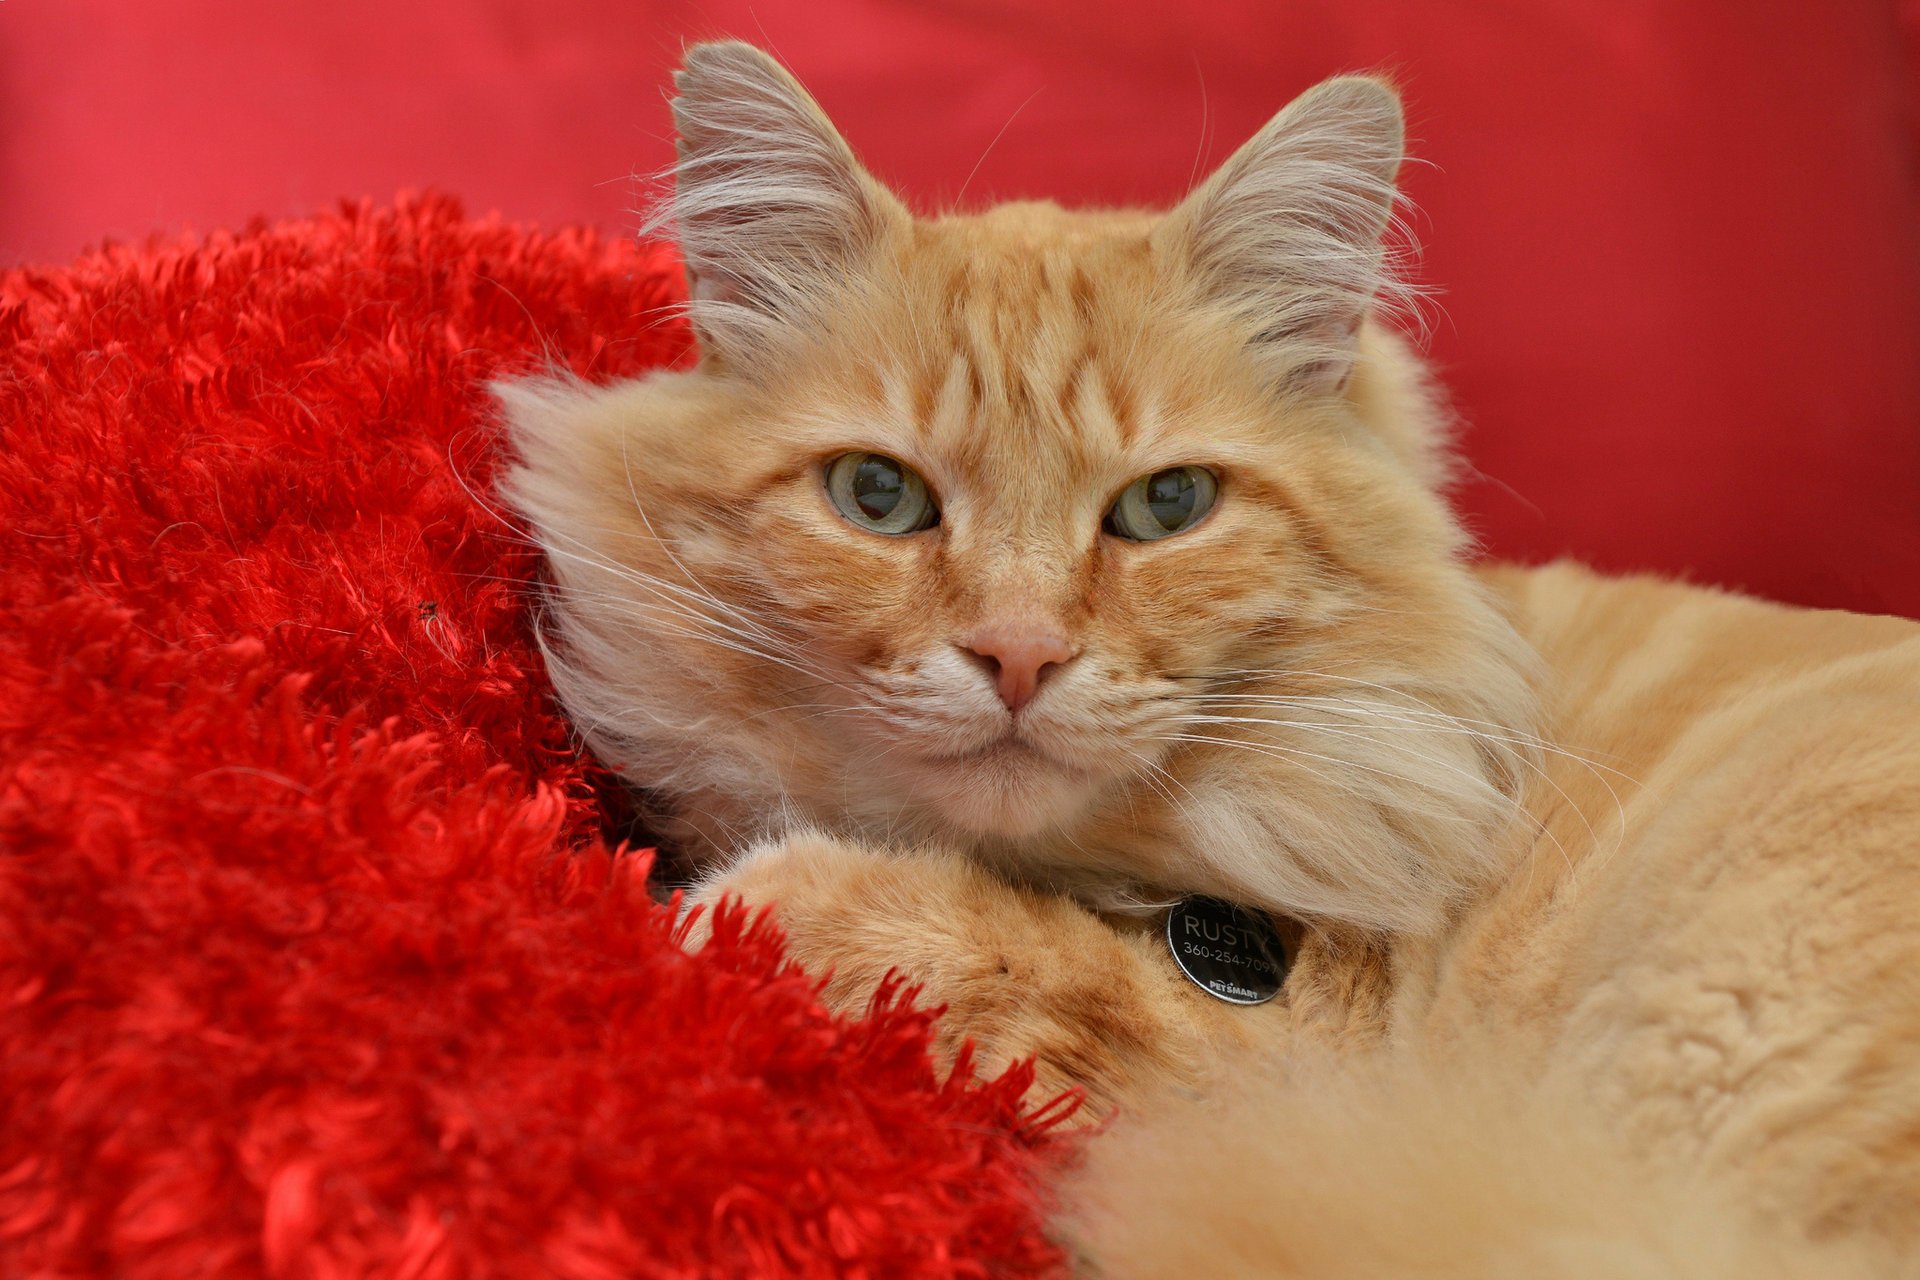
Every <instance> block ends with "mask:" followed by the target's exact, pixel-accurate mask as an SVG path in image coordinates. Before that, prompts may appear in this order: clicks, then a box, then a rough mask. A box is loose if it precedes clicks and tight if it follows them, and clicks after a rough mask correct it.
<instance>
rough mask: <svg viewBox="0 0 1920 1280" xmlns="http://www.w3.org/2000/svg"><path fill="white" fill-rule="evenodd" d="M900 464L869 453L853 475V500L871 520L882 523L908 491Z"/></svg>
mask: <svg viewBox="0 0 1920 1280" xmlns="http://www.w3.org/2000/svg"><path fill="white" fill-rule="evenodd" d="M900 473H901V467H900V464H899V463H897V462H895V461H894V460H893V459H892V458H882V457H880V456H879V455H878V454H869V455H867V457H866V458H865V459H863V460H862V461H861V463H860V465H859V467H858V468H857V469H855V471H854V473H853V500H854V501H855V502H856V503H858V504H859V505H860V510H862V511H864V512H865V513H866V514H867V515H868V516H869V517H870V518H871V519H874V520H883V519H885V518H886V517H887V516H889V515H891V514H893V509H894V508H895V507H897V506H899V505H900V498H901V496H902V495H903V494H905V493H906V491H907V486H906V481H905V479H904V478H903V477H902V476H901V474H900Z"/></svg>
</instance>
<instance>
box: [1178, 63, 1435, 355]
mask: <svg viewBox="0 0 1920 1280" xmlns="http://www.w3.org/2000/svg"><path fill="white" fill-rule="evenodd" d="M1404 149H1405V129H1404V124H1403V120H1402V115H1401V110H1400V98H1399V95H1397V94H1396V93H1395V92H1394V91H1393V90H1392V89H1391V88H1390V87H1388V86H1387V85H1386V84H1385V83H1384V82H1382V81H1380V80H1376V79H1372V78H1370V77H1365V76H1342V77H1339V78H1337V79H1333V80H1328V81H1326V82H1324V83H1323V84H1320V85H1317V86H1315V87H1314V88H1312V89H1309V90H1308V91H1307V92H1306V93H1304V94H1302V95H1300V97H1298V98H1296V99H1295V100H1294V101H1293V102H1292V103H1291V104H1289V105H1288V106H1287V107H1286V108H1285V109H1284V110H1282V111H1281V112H1280V114H1279V115H1277V116H1275V117H1274V118H1273V119H1272V120H1271V121H1269V122H1268V123H1267V125H1266V126H1265V127H1264V128H1263V129H1261V130H1260V132H1259V133H1257V134H1255V135H1254V136H1253V138H1252V139H1251V140H1250V141H1248V142H1247V143H1246V145H1245V146H1243V147H1241V148H1240V149H1239V150H1238V151H1236V152H1235V153H1234V154H1233V155H1232V156H1231V157H1230V158H1228V160H1227V161H1226V163H1225V164H1223V165H1221V166H1220V168H1219V169H1218V170H1217V171H1216V172H1215V173H1214V174H1213V176H1212V177H1211V178H1209V179H1208V180H1207V181H1206V183H1205V184H1204V185H1202V186H1201V188H1200V189H1199V190H1198V191H1196V192H1194V193H1193V194H1192V195H1191V196H1189V197H1188V198H1187V199H1186V201H1184V202H1183V203H1182V204H1181V205H1180V207H1179V208H1177V209H1175V210H1174V211H1173V213H1172V214H1170V215H1169V216H1168V218H1167V221H1166V222H1165V223H1164V224H1162V226H1161V228H1160V230H1159V231H1158V232H1157V233H1156V235H1157V238H1158V239H1159V240H1160V241H1161V242H1162V243H1163V244H1164V245H1166V246H1167V247H1168V248H1169V249H1170V250H1171V251H1172V252H1174V253H1176V254H1177V255H1179V256H1180V257H1181V258H1182V259H1183V260H1184V261H1185V262H1186V263H1187V264H1188V266H1189V268H1190V269H1191V270H1192V272H1193V273H1194V275H1195V277H1196V281H1197V283H1198V285H1199V286H1200V288H1201V290H1202V292H1203V294H1204V295H1205V296H1206V297H1207V299H1208V300H1209V301H1210V302H1213V303H1215V304H1217V305H1222V306H1225V307H1226V308H1228V309H1229V310H1230V311H1231V312H1233V313H1234V315H1235V318H1236V320H1237V321H1238V322H1239V323H1240V324H1241V325H1242V326H1243V327H1244V328H1245V330H1246V332H1247V335H1248V342H1249V346H1250V348H1251V349H1252V350H1253V352H1254V353H1255V355H1256V357H1257V358H1259V359H1260V360H1261V361H1262V362H1263V363H1265V364H1267V365H1268V366H1269V367H1270V369H1271V370H1272V373H1273V376H1274V379H1275V381H1276V383H1277V384H1280V385H1283V386H1286V387H1290V388H1294V389H1301V390H1306V391H1309V392H1329V391H1337V390H1338V389H1340V388H1341V387H1342V386H1344V385H1345V383H1346V380H1347V377H1348V375H1349V373H1350V372H1351V371H1352V368H1353V360H1354V355H1355V350H1356V343H1357V334H1358V331H1359V327H1360V322H1361V321H1362V319H1364V317H1365V315H1366V313H1367V311H1368V309H1369V308H1371V307H1372V306H1373V305H1374V304H1375V301H1376V299H1377V298H1378V297H1379V296H1380V295H1381V294H1382V293H1383V292H1386V291H1391V290H1394V289H1395V288H1396V284H1395V281H1394V280H1393V278H1392V273H1391V272H1390V271H1389V269H1388V262H1387V253H1386V249H1385V247H1384V245H1383V243H1382V240H1383V237H1384V236H1385V234H1386V231H1387V228H1388V226H1389V224H1390V223H1391V222H1392V218H1393V205H1394V200H1395V197H1396V191H1395V188H1394V179H1395V177H1396V175H1397V174H1398V173H1399V170H1400V163H1401V159H1402V157H1403V154H1404Z"/></svg>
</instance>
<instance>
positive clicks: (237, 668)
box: [0, 200, 1060, 1280]
mask: <svg viewBox="0 0 1920 1280" xmlns="http://www.w3.org/2000/svg"><path fill="white" fill-rule="evenodd" d="M677 287H678V286H677V277H676V275H675V273H674V272H673V270H672V268H671V264H670V263H668V262H666V261H665V260H663V258H662V257H660V256H658V255H656V254H650V253H648V252H646V251H643V250H641V249H638V248H634V247H632V246H628V245H624V244H621V245H610V244H605V243H602V242H600V241H599V240H597V239H595V238H594V237H592V236H590V235H585V234H580V233H564V234H560V235H552V236H546V235H534V234H528V233H526V232H524V231H520V230H516V229H514V228H511V227H508V226H503V225H500V224H498V223H496V222H470V221H466V220H464V219H463V218H462V217H461V215H460V213H459V211H458V210H457V209H456V208H455V207H454V206H452V205H451V204H450V203H447V202H443V201H437V200H425V201H413V202H403V203H402V204H401V205H400V207H398V208H397V209H392V210H381V211H374V210H371V209H367V208H361V209H354V210H347V211H344V212H342V213H340V214H339V215H337V216H332V217H322V218H317V219H314V220H311V221H305V222H294V223H289V224H286V225H282V226H277V227H256V228H254V229H251V230H249V231H247V232H246V233H245V234H243V235H238V236H215V237H212V238H211V239H208V240H207V241H205V242H204V243H200V244H188V245H180V246H156V247H153V248H149V249H144V250H125V249H109V250H107V251H104V252H101V253H97V254H93V255H90V256H88V257H85V258H83V259H81V260H80V261H79V262H77V263H75V264H74V265H72V266H71V267H67V268H63V269H59V270H50V271H30V270H29V271H13V272H10V273H6V274H3V275H0V441H3V443H4V448H0V619H4V622H3V623H0V1275H6V1276H77V1275H115V1276H126V1277H143V1276H153V1277H168V1278H169V1280H173V1278H176V1277H181V1276H193V1275H223V1276H225V1275H271V1276H276V1277H305V1276H313V1277H355V1276H394V1277H401V1276H404V1277H410V1278H414V1280H431V1278H435V1277H465V1276H485V1275H503V1276H536V1275H537V1276H566V1277H581V1278H583V1280H584V1278H589V1277H591V1278H594V1280H599V1278H602V1277H607V1278H611V1277H622V1276H658V1277H667V1276H675V1277H690V1276H706V1275H749V1274H751V1275H809V1276H811V1275H845V1276H873V1277H884V1276H908V1275H939V1276H985V1275H995V1276H1002V1275H1008V1276H1013V1275H1032V1274H1041V1273H1050V1272H1053V1271H1056V1270H1057V1269H1058V1268H1059V1266H1060V1260H1059V1257H1058V1255H1057V1253H1056V1251H1055V1250H1054V1249H1053V1248H1052V1247H1051V1246H1050V1245H1049V1244H1048V1243H1046V1241H1045V1240H1044V1238H1043V1237H1042V1235H1041V1234H1040V1230H1039V1224H1038V1215H1037V1211H1036V1210H1035V1208H1034V1195H1035V1190H1034V1189H1035V1187H1036V1186H1037V1179H1038V1177H1039V1176H1040V1175H1041V1174H1042V1173H1043V1172H1044V1169H1045V1166H1046V1165H1047V1164H1048V1163H1049V1162H1051V1161H1052V1160H1053V1159H1054V1158H1055V1157H1056V1156H1057V1154H1058V1152H1057V1150H1056V1148H1057V1145H1058V1144H1056V1143H1052V1142H1050V1141H1048V1140H1047V1139H1045V1138H1044V1137H1043V1136H1042V1130H1043V1129H1044V1128H1045V1117H1043V1116H1038V1115H1036V1114H1034V1113H1032V1112H1030V1111H1026V1110H1023V1107H1024V1106H1025V1104H1024V1103H1023V1101H1022V1097H1021V1095H1022V1093H1023V1090H1024V1086H1025V1084H1026V1083H1027V1081H1026V1079H1025V1078H1024V1077H1023V1076H1022V1075H1021V1074H1020V1073H1018V1072H1016V1073H1010V1074H1009V1075H1008V1076H1007V1077H1005V1078H1002V1079H999V1080H995V1081H991V1082H979V1081H975V1080H973V1079H971V1078H968V1077H967V1076H966V1075H965V1074H964V1073H963V1074H962V1075H960V1076H959V1077H957V1078H954V1079H946V1078H945V1077H944V1076H943V1074H942V1073H941V1072H939V1071H937V1070H936V1069H935V1068H934V1067H932V1066H931V1065H930V1063H929V1060H928V1055H927V1045H928V1033H929V1018H928V1015H927V1014H925V1013H921V1012H916V1011H914V1010H913V1009H912V1008H910V1007H907V1006H905V1005H903V1004H899V1003H893V1004H889V1005H887V1006H885V1007H881V1008H877V1009H876V1010H875V1012H873V1013H872V1014H871V1015H870V1016H869V1017H867V1018H866V1019H864V1020H859V1021H846V1020H841V1019H836V1018H833V1017H830V1016H828V1015H827V1014H826V1013H824V1012H823V1011H822V1010H821V1009H820V1008H818V1007H817V1006H816V1005H815V1004H814V1002H813V999H812V995H813V991H814V988H813V986H812V984H811V982H810V980H809V979H807V978H806V977H805V976H803V975H801V974H799V973H797V972H795V971H793V970H792V969H790V968H788V967H785V966H784V964H783V961H782V960H781V957H780V946H779V939H778V937H777V936H776V935H774V934H773V933H772V932H771V931H770V930H768V929H766V928H763V927H755V926H753V925H751V924H749V923H748V922H745V921H743V920H741V919H739V918H738V917H737V916H736V917H733V918H730V919H727V920H724V921H723V922H722V924H721V927H720V929H719V932H718V936H717V941H716V943H715V944H714V945H713V946H712V947H710V948H709V949H707V950H705V951H704V952H702V953H701V954H699V955H696V956H689V955H687V954H685V953H684V952H682V951H681V950H680V949H679V947H678V946H677V945H676V942H675V938H674V932H673V927H672V917H671V914H670V913H669V912H667V911H666V910H664V909H662V908H659V907H656V906H655V905H653V904H652V903H651V902H650V901H649V899H648V897H647V894H646V891H645V883H644V882H645V878H646V870H647V859H646V857H645V856H644V855H642V854H633V853H627V852H623V851H622V850H620V849H619V848H617V847H614V846H612V845H610V844H609V843H608V840H607V838H606V837H605V836H603V831H604V830H606V829H608V824H609V822H610V821H616V820H617V818H610V817H609V805H608V803H606V797H607V796H609V795H611V794H613V793H614V791H615V788H613V787H612V786H611V785H610V784H609V782H608V780H607V779H605V778H603V777H601V776H599V775H597V774H596V773H595V772H594V771H593V769H592V768H591V766H590V765H589V764H588V763H587V762H585V761H583V760H582V759H581V758H580V757H579V756H578V755H577V754H576V753H575V751H574V750H573V748H572V746H571V745H570V740H569V735H568V729H567V726H566V724H565V723H564V721H563V720H562V719H561V717H560V716H559V714H558V712H557V711H556V709H555V707H554V705H553V702H552V699H551V697H550V696H549V690H548V686H547V683H546V679H545V675H544V673H543V671H542V669H541V666H540V662H539V659H538V654H537V651H536V649H535V648H534V647H533V645H532V644H531V642H530V631H529V625H528V614H529V607H530V594H531V592H530V589H529V583H530V582H531V581H532V580H533V579H534V577H535V575H536V573H537V561H536V559H535V557H534V556H533V555H532V554H531V553H530V552H529V551H528V550H527V549H526V548H525V547H524V545H522V544H521V543H519V542H516V541H515V540H514V539H513V538H512V537H510V536H508V533H507V531H506V529H505V528H504V527H503V526H502V524H501V523H500V522H499V520H498V519H497V518H496V517H495V516H494V515H493V514H492V512H491V510H490V509H489V508H488V506H487V505H486V504H485V502H483V501H482V500H480V499H477V498H476V496H475V494H476V493H478V494H481V495H484V494H485V493H486V492H487V485H488V477H489V472H490V470H491V468H492V465H493V443H494V437H493V435H492V433H491V429H490V427H489V426H488V405H487V400H486V395H485V391H484V384H485V382H486V380H487V379H488V378H489V377H492V376H494V375H496V374H500V373H502V372H512V371H515V370H519V369H525V368H531V367H534V366H535V365H536V364H539V363H541V362H544V361H546V360H549V359H550V360H551V361H553V362H554V363H555V364H557V365H559V366H563V367H566V368H569V369H572V370H573V371H574V372H576V373H579V374H581V375H583V376H586V377H589V378H596V379H598V378H609V377H614V376H619V375H626V374H632V373H635V372H638V371H641V370H644V369H647V368H649V367H652V366H655V365H658V364H661V363H663V362H667V361H671V360H674V359H676V358H678V357H680V356H681V355H682V354H683V352H684V351H685V348H686V336H685V333H684V331H683V330H681V329H680V328H678V327H676V326H674V325H671V324H663V323H661V322H660V319H659V311H660V308H661V307H662V305H663V304H665V303H667V302H669V301H670V300H671V295H672V291H673V290H674V289H675V288H677Z"/></svg>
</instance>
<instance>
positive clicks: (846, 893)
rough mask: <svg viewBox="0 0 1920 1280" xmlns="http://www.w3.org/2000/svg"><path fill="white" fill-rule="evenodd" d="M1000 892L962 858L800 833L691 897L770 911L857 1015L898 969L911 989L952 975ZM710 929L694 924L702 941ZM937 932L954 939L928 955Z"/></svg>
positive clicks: (831, 992) (828, 998)
mask: <svg viewBox="0 0 1920 1280" xmlns="http://www.w3.org/2000/svg"><path fill="white" fill-rule="evenodd" d="M995 890H999V891H1002V892H1006V891H1008V890H1007V887H1006V886H1003V885H999V884H997V882H994V881H992V880H991V878H990V877H987V876H986V875H985V873H983V872H981V871H980V870H979V869H978V868H976V867H975V866H974V865H973V864H972V863H970V862H968V861H967V860H966V859H964V858H961V857H959V856H957V855H953V854H942V853H930V852H924V851H899V850H883V849H875V848H873V847H871V846H868V845H864V844H860V843H857V842H854V841H849V840H841V839H838V838H836V837H833V836H827V835H820V834H816V833H809V832H802V833H798V834H794V835H788V836H784V837H781V838H779V839H775V840H768V841H763V842H761V843H759V844H757V845H754V846H752V847H751V848H749V849H748V850H747V851H746V852H745V853H744V854H742V855H741V856H740V857H739V858H737V859H736V860H735V861H733V862H732V863H731V864H729V865H728V866H727V867H725V868H724V869H723V870H721V871H719V872H718V873H716V874H715V875H714V876H712V877H711V878H709V879H708V880H706V881H704V882H703V883H701V884H699V885H697V886H695V887H694V888H693V889H692V890H691V891H690V892H689V893H688V895H687V898H686V903H687V905H688V906H689V907H692V906H699V905H705V906H706V907H707V908H708V911H709V912H711V910H712V908H713V907H714V906H717V905H718V904H719V903H721V902H722V901H724V900H729V899H731V900H737V901H739V902H740V903H742V904H743V905H745V906H747V907H749V908H754V909H758V908H767V909H769V910H770V911H771V912H772V914H773V918H774V920H775V922H776V923H777V924H778V925H779V926H780V928H781V930H782V932H784V933H785V934H786V936H787V954H788V955H789V956H790V957H792V958H793V959H794V960H795V961H797V962H798V963H799V964H800V965H801V967H803V968H805V969H806V970H807V971H808V972H810V973H814V974H818V975H820V976H822V977H829V979H830V980H829V981H828V983H827V986H826V989H825V991H824V992H823V993H822V998H823V1000H824V1001H825V1002H826V1003H827V1004H828V1006H829V1007H831V1008H834V1009H836V1010H839V1011H841V1012H858V1011H859V1010H860V1009H862V1008H864V1007H865V1005H866V1002H867V1001H868V1000H869V999H871V998H872V995H873V993H874V991H875V990H876V989H877V988H878V987H879V986H880V984H881V983H882V981H884V980H885V979H886V977H887V975H888V974H889V973H891V972H896V971H897V972H898V973H899V974H900V975H901V976H903V977H905V978H906V979H907V980H908V981H909V982H910V983H911V984H914V985H924V984H928V983H930V982H932V981H933V980H935V979H941V978H944V977H946V976H947V973H948V970H949V969H950V968H951V965H952V961H953V959H954V957H953V951H954V944H955V943H956V942H960V941H961V939H959V938H957V937H956V934H964V932H965V925H964V923H963V922H964V920H965V919H966V918H968V917H969V916H971V915H972V914H974V913H975V912H976V911H977V910H978V909H979V908H980V906H981V905H982V904H981V903H980V902H979V901H978V900H979V898H980V897H981V896H982V895H983V894H987V895H990V894H991V893H993V892H994V891H995ZM704 933H705V930H704V929H703V928H701V927H700V926H699V925H698V924H696V927H695V929H694V930H693V934H692V937H693V939H694V941H695V942H696V944H697V942H698V940H699V939H700V938H701V937H702V936H703V935H704ZM930 937H942V938H945V939H947V941H948V945H946V946H945V947H944V948H941V949H940V951H941V954H931V953H930V952H929V949H928V948H927V947H926V945H925V943H926V940H927V939H929V938H930ZM963 949H964V945H963ZM943 985H944V984H943Z"/></svg>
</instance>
